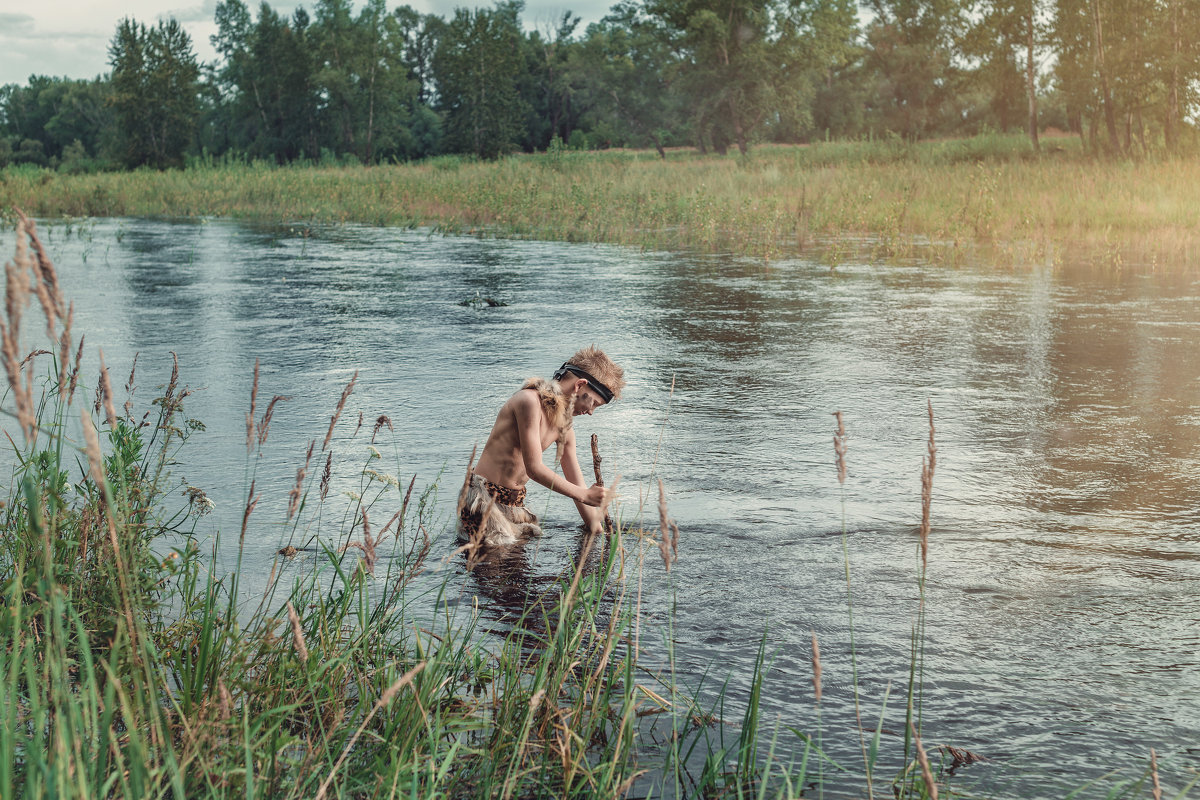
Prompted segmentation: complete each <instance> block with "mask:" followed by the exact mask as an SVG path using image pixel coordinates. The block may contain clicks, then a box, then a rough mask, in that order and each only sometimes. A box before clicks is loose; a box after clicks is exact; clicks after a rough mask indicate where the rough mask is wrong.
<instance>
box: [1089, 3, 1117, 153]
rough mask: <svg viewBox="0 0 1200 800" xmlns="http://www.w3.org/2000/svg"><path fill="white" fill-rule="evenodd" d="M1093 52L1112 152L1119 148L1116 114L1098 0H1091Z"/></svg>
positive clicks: (1105, 125) (1105, 124)
mask: <svg viewBox="0 0 1200 800" xmlns="http://www.w3.org/2000/svg"><path fill="white" fill-rule="evenodd" d="M1091 6H1092V28H1093V32H1094V36H1093V39H1092V44H1093V48H1094V50H1093V52H1094V55H1095V59H1096V73H1097V74H1098V75H1099V76H1100V102H1101V104H1102V105H1103V106H1104V127H1105V128H1106V129H1107V131H1108V146H1109V149H1110V150H1111V151H1112V152H1114V153H1115V152H1117V151H1118V150H1120V148H1121V143H1120V141H1119V140H1118V138H1117V115H1116V112H1115V111H1114V110H1113V101H1112V91H1110V90H1109V88H1108V71H1107V69H1106V68H1105V66H1104V28H1103V26H1102V25H1101V23H1100V0H1091Z"/></svg>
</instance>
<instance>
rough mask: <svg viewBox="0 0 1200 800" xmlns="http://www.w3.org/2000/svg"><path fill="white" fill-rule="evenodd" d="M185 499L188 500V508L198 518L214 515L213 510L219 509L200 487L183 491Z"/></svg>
mask: <svg viewBox="0 0 1200 800" xmlns="http://www.w3.org/2000/svg"><path fill="white" fill-rule="evenodd" d="M183 495H184V497H186V498H187V501H188V508H189V509H190V510H191V511H193V512H194V513H195V514H196V516H197V517H203V516H204V515H205V514H210V513H212V510H213V509H214V508H216V507H217V504H216V503H214V502H213V501H212V500H211V499H210V498H209V496H208V495H207V494H205V493H204V490H203V489H201V488H200V487H198V486H188V487H186V488H185V489H184V490H183Z"/></svg>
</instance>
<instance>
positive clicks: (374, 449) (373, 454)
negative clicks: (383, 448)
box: [367, 444, 383, 458]
mask: <svg viewBox="0 0 1200 800" xmlns="http://www.w3.org/2000/svg"><path fill="white" fill-rule="evenodd" d="M367 449H368V450H370V451H371V458H383V456H382V455H380V453H379V449H378V448H377V447H375V445H373V444H369V445H367Z"/></svg>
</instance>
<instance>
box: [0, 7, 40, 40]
mask: <svg viewBox="0 0 1200 800" xmlns="http://www.w3.org/2000/svg"><path fill="white" fill-rule="evenodd" d="M0 30H3V31H8V32H10V33H22V32H23V31H31V30H33V17H31V16H29V15H28V14H8V13H0ZM3 38H8V37H7V36H5V37H3Z"/></svg>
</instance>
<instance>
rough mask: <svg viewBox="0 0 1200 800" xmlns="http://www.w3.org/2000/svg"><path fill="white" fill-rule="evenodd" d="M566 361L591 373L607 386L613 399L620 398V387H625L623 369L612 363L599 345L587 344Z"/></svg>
mask: <svg viewBox="0 0 1200 800" xmlns="http://www.w3.org/2000/svg"><path fill="white" fill-rule="evenodd" d="M567 363H568V364H574V365H575V366H577V367H579V368H580V369H583V370H585V371H587V372H589V373H591V375H592V377H594V378H595V379H596V380H598V381H600V382H601V383H603V384H604V385H605V386H607V387H608V390H609V391H610V392H612V394H613V400H618V399H620V397H621V389H623V388H624V387H625V370H623V369H621V368H620V367H618V366H617V365H616V364H615V363H613V360H612V359H611V358H609V357H608V356H607V355H605V353H604V351H603V350H601V349H600V348H599V347H596V345H594V344H593V345H588V346H587V347H585V348H583V349H582V350H580V351H579V352H578V353H576V354H575V355H573V356H571V357H570V358H568V359H567Z"/></svg>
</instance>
